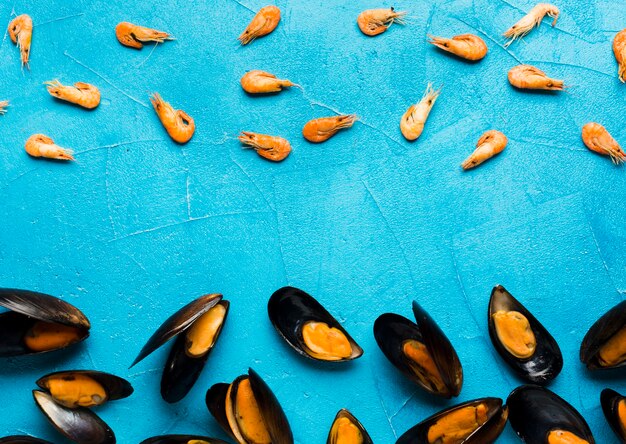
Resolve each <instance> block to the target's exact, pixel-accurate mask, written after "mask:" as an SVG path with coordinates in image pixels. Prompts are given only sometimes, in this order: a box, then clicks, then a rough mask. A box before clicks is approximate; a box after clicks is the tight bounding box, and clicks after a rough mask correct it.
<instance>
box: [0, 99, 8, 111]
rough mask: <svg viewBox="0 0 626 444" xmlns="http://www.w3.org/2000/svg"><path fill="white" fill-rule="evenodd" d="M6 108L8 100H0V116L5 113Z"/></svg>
mask: <svg viewBox="0 0 626 444" xmlns="http://www.w3.org/2000/svg"><path fill="white" fill-rule="evenodd" d="M8 107H9V101H8V100H0V114H4V113H6V112H7V108H8Z"/></svg>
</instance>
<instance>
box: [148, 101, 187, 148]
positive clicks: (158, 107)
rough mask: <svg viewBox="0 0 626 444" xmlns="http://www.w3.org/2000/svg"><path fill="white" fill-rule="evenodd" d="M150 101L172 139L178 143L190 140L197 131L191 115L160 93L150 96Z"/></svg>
mask: <svg viewBox="0 0 626 444" xmlns="http://www.w3.org/2000/svg"><path fill="white" fill-rule="evenodd" d="M150 102H152V106H153V107H154V110H155V111H156V113H157V115H158V116H159V120H161V123H162V124H163V127H164V128H165V130H166V131H167V134H169V135H170V137H171V138H172V140H174V141H175V142H178V143H187V142H189V139H191V137H192V136H193V133H194V132H195V131H196V124H195V122H194V121H193V119H192V118H191V116H190V115H189V114H187V113H186V112H184V111H182V110H175V109H174V108H173V107H172V105H170V104H169V103H167V102H166V101H164V100H163V99H162V98H161V96H160V95H159V94H158V93H154V94H153V95H152V97H150Z"/></svg>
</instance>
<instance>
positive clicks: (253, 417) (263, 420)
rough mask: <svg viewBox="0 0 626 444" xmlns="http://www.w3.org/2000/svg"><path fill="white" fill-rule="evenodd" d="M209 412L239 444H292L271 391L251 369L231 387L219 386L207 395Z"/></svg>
mask: <svg viewBox="0 0 626 444" xmlns="http://www.w3.org/2000/svg"><path fill="white" fill-rule="evenodd" d="M206 404H207V407H208V409H209V412H210V413H211V415H213V417H214V418H215V420H216V421H217V423H218V424H219V425H220V426H221V427H222V428H223V429H224V431H225V432H226V433H228V434H229V435H230V436H231V437H232V438H233V439H235V440H236V441H237V442H238V443H239V444H254V443H259V442H265V443H272V444H293V442H294V441H293V434H292V433H291V427H290V426H289V422H288V421H287V417H286V416H285V413H284V412H283V409H282V407H281V406H280V403H279V402H278V400H277V399H276V396H274V393H273V392H272V390H271V389H270V388H269V387H268V385H267V384H266V383H265V381H263V380H262V379H261V377H260V376H259V375H258V374H257V373H256V372H255V371H254V370H252V369H248V374H247V375H242V376H239V377H238V378H237V379H235V380H234V381H233V383H232V384H224V383H219V384H215V385H214V386H212V387H211V388H210V389H209V390H208V391H207V394H206Z"/></svg>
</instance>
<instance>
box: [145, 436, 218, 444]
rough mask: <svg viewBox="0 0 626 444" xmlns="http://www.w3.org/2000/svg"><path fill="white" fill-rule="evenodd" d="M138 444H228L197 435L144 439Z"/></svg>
mask: <svg viewBox="0 0 626 444" xmlns="http://www.w3.org/2000/svg"><path fill="white" fill-rule="evenodd" d="M139 444H228V443H227V442H226V441H222V440H221V439H217V438H210V437H208V436H197V435H163V436H153V437H152V438H148V439H144V440H143V441H141V442H140V443H139Z"/></svg>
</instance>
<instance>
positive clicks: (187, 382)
mask: <svg viewBox="0 0 626 444" xmlns="http://www.w3.org/2000/svg"><path fill="white" fill-rule="evenodd" d="M219 304H220V305H222V306H223V307H224V308H225V309H226V312H225V314H224V319H223V320H222V324H221V325H220V327H219V328H218V330H217V332H216V333H215V338H214V341H213V345H212V346H211V348H210V349H209V350H208V351H207V352H206V353H205V354H204V355H202V356H198V357H191V356H189V355H188V354H187V353H186V351H185V349H186V348H187V337H186V335H184V334H181V335H178V336H177V338H176V342H174V345H173V346H172V349H171V350H170V354H169V357H168V358H167V362H166V363H165V368H164V369H163V375H162V377H161V397H162V398H163V399H164V400H165V401H166V402H169V403H174V402H178V401H180V400H181V399H183V398H184V397H185V396H186V395H187V393H189V391H190V390H191V388H192V387H193V385H194V384H195V383H196V380H197V379H198V377H199V376H200V373H201V372H202V369H203V368H204V364H205V362H206V360H207V358H208V357H209V354H210V353H211V350H212V349H213V347H215V344H216V343H217V340H218V338H219V336H220V333H221V331H222V327H223V326H224V323H226V317H227V316H228V308H229V307H230V303H229V302H228V301H225V300H222V301H220V302H219ZM215 305H218V304H215Z"/></svg>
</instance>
